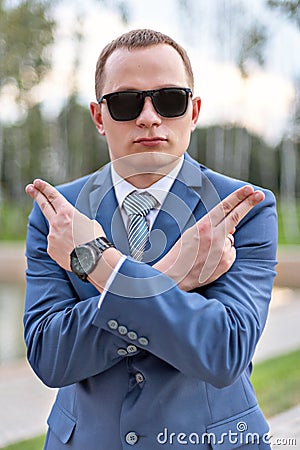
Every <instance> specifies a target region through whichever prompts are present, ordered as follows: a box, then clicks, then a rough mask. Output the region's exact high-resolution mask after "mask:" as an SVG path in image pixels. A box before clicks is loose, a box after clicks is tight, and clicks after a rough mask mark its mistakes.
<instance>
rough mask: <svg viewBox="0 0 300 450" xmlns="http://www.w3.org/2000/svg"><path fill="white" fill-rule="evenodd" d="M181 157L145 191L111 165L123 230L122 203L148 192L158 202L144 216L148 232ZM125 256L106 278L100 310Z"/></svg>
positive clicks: (126, 218) (173, 179)
mask: <svg viewBox="0 0 300 450" xmlns="http://www.w3.org/2000/svg"><path fill="white" fill-rule="evenodd" d="M183 159H184V158H183V156H182V157H181V158H180V160H179V161H178V163H177V164H176V166H175V167H174V168H173V169H172V170H171V172H169V173H168V174H167V175H165V176H164V177H162V178H161V179H160V180H158V181H157V182H156V183H154V184H152V185H151V186H149V187H148V188H147V189H137V188H136V187H135V186H133V185H132V184H130V183H128V181H126V180H124V178H122V177H121V176H120V175H119V174H118V173H117V172H116V170H115V169H114V166H113V164H112V165H111V177H112V182H113V186H114V189H115V194H116V197H117V202H118V205H119V208H120V210H121V215H122V218H123V221H124V225H125V228H126V230H127V224H128V216H127V214H126V211H125V209H124V207H123V202H124V200H125V198H126V197H127V195H129V194H130V193H131V192H134V191H136V192H138V193H141V192H149V193H150V194H151V195H153V197H155V198H156V200H157V201H158V204H159V205H158V206H157V207H156V208H154V209H152V210H151V211H150V212H149V214H148V215H147V216H146V220H147V222H148V226H149V230H151V228H152V226H153V224H154V221H155V219H156V217H157V215H158V213H159V210H160V208H161V206H162V204H163V202H164V201H165V198H166V196H167V195H168V192H169V191H170V189H171V187H172V185H173V183H174V181H175V179H176V177H177V175H178V173H179V171H180V169H181V167H182V164H183ZM125 259H126V256H125V255H123V256H122V257H121V258H120V260H119V261H118V263H117V265H116V267H115V268H114V270H113V272H112V273H111V275H110V277H109V278H108V280H107V282H106V285H105V287H104V290H103V292H102V294H101V296H100V299H99V303H98V308H100V306H101V304H102V302H103V300H104V297H105V294H106V292H107V291H108V290H109V287H110V285H111V283H112V282H113V280H114V278H115V276H116V274H117V273H118V271H119V270H120V268H121V266H122V264H123V262H124V261H125Z"/></svg>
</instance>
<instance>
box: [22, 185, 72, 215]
mask: <svg viewBox="0 0 300 450" xmlns="http://www.w3.org/2000/svg"><path fill="white" fill-rule="evenodd" d="M26 192H27V194H29V195H30V196H31V197H32V198H33V199H34V200H35V201H36V202H37V203H38V205H39V207H40V208H41V210H42V212H43V214H44V216H45V217H46V219H48V220H49V221H51V218H52V217H53V216H55V215H56V214H57V213H58V212H59V210H60V209H62V208H63V207H65V206H66V204H68V202H67V200H66V199H65V198H64V197H63V195H61V194H60V193H59V192H58V190H57V189H55V188H54V187H53V186H51V184H49V183H47V182H46V181H43V180H40V179H37V180H34V182H33V183H32V184H29V185H28V186H27V187H26Z"/></svg>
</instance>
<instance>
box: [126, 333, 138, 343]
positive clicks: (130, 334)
mask: <svg viewBox="0 0 300 450" xmlns="http://www.w3.org/2000/svg"><path fill="white" fill-rule="evenodd" d="M127 336H128V337H129V339H130V340H131V341H135V340H136V339H137V334H136V332H135V331H128V333H127Z"/></svg>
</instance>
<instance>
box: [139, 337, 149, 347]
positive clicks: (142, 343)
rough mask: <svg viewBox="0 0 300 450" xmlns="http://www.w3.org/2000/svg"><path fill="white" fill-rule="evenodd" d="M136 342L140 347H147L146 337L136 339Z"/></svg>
mask: <svg viewBox="0 0 300 450" xmlns="http://www.w3.org/2000/svg"><path fill="white" fill-rule="evenodd" d="M138 341H139V343H140V344H141V345H148V344H149V341H148V339H147V338H146V337H144V336H142V337H140V338H138Z"/></svg>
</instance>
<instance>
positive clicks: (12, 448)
mask: <svg viewBox="0 0 300 450" xmlns="http://www.w3.org/2000/svg"><path fill="white" fill-rule="evenodd" d="M44 441H45V436H38V437H36V438H34V439H28V440H26V441H22V442H18V443H17V444H12V445H8V446H7V447H4V448H3V449H2V450H42V449H43V446H44Z"/></svg>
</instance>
